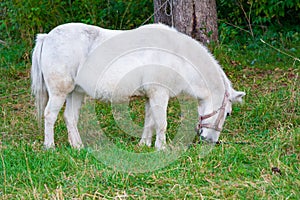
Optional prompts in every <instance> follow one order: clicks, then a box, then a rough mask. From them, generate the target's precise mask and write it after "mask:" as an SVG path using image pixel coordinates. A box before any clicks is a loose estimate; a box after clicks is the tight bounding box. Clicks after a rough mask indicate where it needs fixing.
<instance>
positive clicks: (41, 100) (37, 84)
mask: <svg viewBox="0 0 300 200" xmlns="http://www.w3.org/2000/svg"><path fill="white" fill-rule="evenodd" d="M46 36H47V34H38V35H37V38H36V45H35V47H34V50H33V53H32V66H31V92H32V94H33V95H34V96H35V106H36V109H37V118H38V122H39V124H40V123H41V119H42V115H43V113H44V110H45V107H46V104H47V102H48V92H47V88H46V85H45V80H44V77H43V73H42V70H41V54H42V50H43V42H44V40H45V38H46Z"/></svg>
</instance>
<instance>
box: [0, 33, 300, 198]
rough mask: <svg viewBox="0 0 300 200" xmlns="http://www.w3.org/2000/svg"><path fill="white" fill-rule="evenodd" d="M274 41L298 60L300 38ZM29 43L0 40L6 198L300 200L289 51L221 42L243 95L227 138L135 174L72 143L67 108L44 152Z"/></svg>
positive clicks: (299, 95) (295, 71)
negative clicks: (51, 145) (32, 89)
mask: <svg viewBox="0 0 300 200" xmlns="http://www.w3.org/2000/svg"><path fill="white" fill-rule="evenodd" d="M273 42H274V41H273ZM276 44H277V46H278V48H280V49H281V50H283V51H285V52H287V53H289V54H291V55H293V56H294V57H297V58H299V57H300V49H299V47H300V40H299V38H298V40H295V41H291V40H283V41H280V40H279V41H277V43H276ZM30 49H31V47H26V46H22V45H20V44H16V43H12V44H11V45H10V47H8V46H5V45H1V44H0V52H1V58H0V59H1V60H0V62H1V63H0V64H1V66H0V76H1V84H0V94H1V96H0V105H1V112H0V124H1V128H0V134H1V140H0V158H1V159H0V197H1V198H2V199H71V198H78V199H102V198H103V199H299V198H300V190H299V188H300V173H299V170H300V169H299V167H300V128H299V126H300V116H299V115H300V110H299V108H300V78H299V69H300V62H298V61H295V60H294V59H293V58H291V57H288V56H286V55H283V54H282V53H279V52H277V51H275V50H274V49H271V48H270V47H268V46H266V45H265V44H263V43H260V42H256V43H253V44H251V45H245V46H237V45H225V44H223V45H220V46H217V47H215V48H214V51H213V53H214V54H215V56H216V58H217V59H218V60H219V61H220V63H221V65H222V66H223V67H224V70H225V72H226V74H227V75H228V77H229V78H230V79H231V81H232V82H233V85H234V87H235V88H236V89H238V90H241V91H245V92H246V93H247V95H246V97H245V99H244V103H243V104H241V105H235V106H234V109H233V114H232V116H231V117H230V118H228V119H227V121H226V124H225V127H224V130H223V133H222V134H221V138H220V139H221V141H222V142H221V143H220V144H218V145H216V146H215V147H214V148H213V149H212V150H211V151H210V153H209V154H207V155H206V156H202V153H201V151H203V146H205V144H202V145H201V144H197V143H195V144H193V145H191V147H190V148H189V149H187V150H186V151H184V152H182V153H181V155H180V156H178V157H177V158H176V159H174V160H173V161H172V162H170V163H169V164H168V165H167V166H166V167H163V168H160V169H158V170H155V171H151V172H145V173H134V171H132V172H128V171H127V172H121V171H119V170H118V169H115V168H113V167H111V166H107V165H105V164H104V163H103V162H101V161H99V160H98V159H97V158H96V157H95V156H94V155H93V154H92V153H91V152H90V151H89V150H88V149H82V150H80V151H78V150H75V149H72V148H70V146H69V144H68V142H67V133H66V128H65V125H64V122H63V119H62V116H61V115H60V116H59V119H58V122H57V126H56V129H55V131H56V135H55V139H56V145H57V146H56V148H55V149H53V150H48V151H45V150H44V149H43V146H42V143H43V133H42V131H41V130H40V129H39V127H38V124H37V122H36V119H35V110H34V103H33V97H31V95H30ZM142 104H143V100H136V101H133V102H131V104H130V107H131V108H132V110H131V111H130V113H131V117H132V119H133V121H135V122H136V123H137V124H139V125H142V124H143V105H142ZM170 104H171V105H170V106H169V111H168V116H169V127H168V132H169V134H170V135H172V133H174V132H176V130H177V128H178V126H179V120H178V119H179V117H180V116H179V115H180V109H179V108H178V106H177V105H178V102H177V101H176V99H174V100H172V101H171V103H170ZM97 107H98V111H99V112H98V117H99V119H100V121H101V123H100V126H101V127H102V129H103V130H104V131H105V134H106V135H107V136H108V138H110V139H111V141H112V142H113V143H114V144H116V146H118V147H120V148H121V149H123V150H124V151H128V152H129V151H132V152H137V153H153V154H154V153H155V151H154V149H152V148H145V147H144V148H140V147H137V143H138V138H135V137H129V136H128V135H127V134H125V133H122V131H121V130H120V129H118V127H117V126H116V123H115V122H114V119H113V116H112V113H111V108H110V106H109V105H106V104H100V103H97ZM178 109H179V110H178ZM196 120H197V119H195V123H196ZM162 162H163V161H162Z"/></svg>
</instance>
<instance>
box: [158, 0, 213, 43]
mask: <svg viewBox="0 0 300 200" xmlns="http://www.w3.org/2000/svg"><path fill="white" fill-rule="evenodd" d="M154 12H155V15H154V22H155V23H158V22H160V23H163V24H167V25H169V26H174V27H175V28H176V29H177V30H178V31H180V32H182V33H185V34H187V35H189V36H191V37H192V38H194V39H196V40H198V41H200V42H202V43H203V44H208V43H210V42H211V41H215V42H216V41H218V24H217V9H216V1H215V0H154Z"/></svg>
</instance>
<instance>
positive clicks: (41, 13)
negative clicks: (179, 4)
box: [0, 0, 153, 45]
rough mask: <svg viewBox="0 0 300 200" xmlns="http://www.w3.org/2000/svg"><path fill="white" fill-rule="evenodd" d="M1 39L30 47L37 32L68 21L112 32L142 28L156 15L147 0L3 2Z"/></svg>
mask: <svg viewBox="0 0 300 200" xmlns="http://www.w3.org/2000/svg"><path fill="white" fill-rule="evenodd" d="M0 8H1V10H3V13H1V18H0V20H1V21H0V38H3V39H4V40H8V39H9V40H18V41H21V40H22V41H25V42H27V44H29V45H31V44H32V41H33V39H34V36H35V34H36V33H39V32H48V31H50V30H51V29H52V28H54V27H55V26H57V25H59V24H63V23H68V22H83V23H87V24H94V25H98V26H101V27H105V28H112V29H130V28H134V27H137V26H139V25H141V24H142V23H143V22H144V20H145V19H147V18H148V16H150V15H151V14H152V12H153V4H152V2H151V1H148V0H141V1H134V0H129V1H127V0H110V1H107V0H97V1H96V0H94V1H90V0H74V1H71V0H70V1H60V0H53V1H48V0H42V1H40V0H21V1H18V0H13V1H3V2H1V3H0Z"/></svg>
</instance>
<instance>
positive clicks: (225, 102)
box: [196, 90, 229, 132]
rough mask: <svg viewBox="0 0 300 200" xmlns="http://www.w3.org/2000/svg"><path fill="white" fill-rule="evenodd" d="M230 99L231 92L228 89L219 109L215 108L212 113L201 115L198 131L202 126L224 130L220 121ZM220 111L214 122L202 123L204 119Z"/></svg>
mask: <svg viewBox="0 0 300 200" xmlns="http://www.w3.org/2000/svg"><path fill="white" fill-rule="evenodd" d="M228 100H229V93H228V91H227V90H226V91H225V95H224V98H223V102H222V105H221V107H220V108H219V109H218V110H215V111H213V112H212V113H210V114H207V115H202V116H200V117H199V122H198V125H197V127H196V130H197V132H198V131H199V130H201V129H202V128H209V129H214V130H216V131H219V132H221V131H222V127H221V126H220V122H221V119H222V118H223V117H224V114H225V107H226V104H227V103H228ZM219 111H220V112H219ZM218 112H219V115H218V118H217V119H216V121H215V123H214V124H209V123H202V121H203V120H205V119H208V118H210V117H212V116H214V115H215V114H217V113H218Z"/></svg>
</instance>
